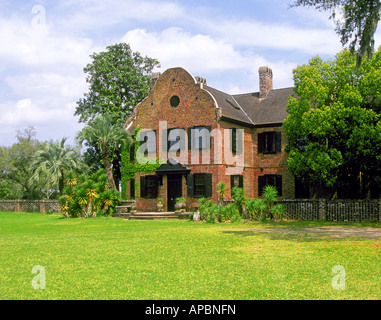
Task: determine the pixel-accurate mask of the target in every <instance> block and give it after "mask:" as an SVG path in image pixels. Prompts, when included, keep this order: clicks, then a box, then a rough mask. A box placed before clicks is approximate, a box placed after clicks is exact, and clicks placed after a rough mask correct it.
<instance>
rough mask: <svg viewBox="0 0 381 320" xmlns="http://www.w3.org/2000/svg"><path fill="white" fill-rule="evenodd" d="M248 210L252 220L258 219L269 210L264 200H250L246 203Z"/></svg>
mask: <svg viewBox="0 0 381 320" xmlns="http://www.w3.org/2000/svg"><path fill="white" fill-rule="evenodd" d="M245 206H246V210H247V212H248V214H249V217H250V218H251V219H258V218H259V217H260V216H263V213H264V211H265V210H266V208H267V205H266V203H265V202H264V201H263V200H262V199H248V200H247V201H245Z"/></svg>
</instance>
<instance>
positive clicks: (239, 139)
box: [230, 128, 243, 154]
mask: <svg viewBox="0 0 381 320" xmlns="http://www.w3.org/2000/svg"><path fill="white" fill-rule="evenodd" d="M230 151H231V152H232V153H233V154H241V153H242V151H243V129H237V128H231V129H230Z"/></svg>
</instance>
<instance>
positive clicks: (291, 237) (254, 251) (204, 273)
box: [0, 213, 381, 300]
mask: <svg viewBox="0 0 381 320" xmlns="http://www.w3.org/2000/svg"><path fill="white" fill-rule="evenodd" d="M332 225H335V224H328V223H320V222H314V223H312V222H311V223H308V222H304V223H302V222H283V223H269V222H267V223H259V222H258V223H234V224H230V223H229V224H226V223H221V224H205V223H204V224H202V223H193V222H190V221H176V220H175V221H173V220H171V221H127V220H122V219H118V218H104V217H100V218H91V219H83V218H82V219H63V218H62V217H61V216H59V215H53V216H49V215H42V214H38V213H0V247H1V255H0V284H1V285H0V299H181V300H185V299H187V300H188V299H197V300H198V299H227V300H230V299H232V300H235V299H380V297H381V294H380V291H381V289H380V288H381V273H380V271H381V239H380V238H373V239H367V238H359V237H357V238H354V237H345V238H335V237H330V236H329V235H319V234H311V233H307V232H304V230H305V229H304V228H306V227H308V228H311V227H321V226H332ZM336 225H338V224H336ZM340 225H343V224H340ZM346 226H353V227H359V226H361V225H360V224H351V225H348V224H347V225H346ZM367 226H371V227H377V228H380V224H368V225H367ZM261 230H264V231H266V232H262V231H261ZM284 230H286V231H287V230H294V231H297V232H288V233H287V232H280V231H284ZM36 265H40V266H43V267H44V268H45V270H46V289H45V290H41V289H40V290H36V289H33V288H32V279H33V278H34V277H35V276H36V274H32V268H33V266H36ZM335 265H342V266H343V267H345V271H346V288H345V290H334V289H333V288H332V278H333V276H334V274H332V273H331V271H332V268H333V267H334V266H335Z"/></svg>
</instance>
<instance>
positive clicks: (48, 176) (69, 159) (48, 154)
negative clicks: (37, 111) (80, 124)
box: [30, 138, 84, 198]
mask: <svg viewBox="0 0 381 320" xmlns="http://www.w3.org/2000/svg"><path fill="white" fill-rule="evenodd" d="M66 140H67V139H66V138H63V139H62V140H61V141H57V142H55V141H50V142H45V143H44V144H43V145H42V146H41V148H40V149H39V150H38V151H37V152H36V153H35V155H34V156H33V160H32V162H31V164H30V170H31V172H32V173H33V174H32V176H31V179H30V184H31V185H33V183H35V182H36V181H37V182H40V183H41V182H42V181H44V184H45V192H46V194H47V198H49V194H50V193H51V192H52V191H54V190H58V191H59V193H60V194H62V193H63V188H64V181H65V176H66V174H67V173H68V172H69V171H72V170H75V171H78V172H79V171H82V170H84V167H83V164H82V162H81V156H80V152H79V150H78V149H76V148H73V147H69V146H65V142H66Z"/></svg>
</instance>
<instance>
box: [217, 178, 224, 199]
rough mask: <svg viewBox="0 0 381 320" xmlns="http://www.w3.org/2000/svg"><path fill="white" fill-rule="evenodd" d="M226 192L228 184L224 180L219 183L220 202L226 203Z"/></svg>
mask: <svg viewBox="0 0 381 320" xmlns="http://www.w3.org/2000/svg"><path fill="white" fill-rule="evenodd" d="M225 192H226V184H225V183H224V182H219V183H217V194H218V200H219V203H220V204H223V203H224V198H225Z"/></svg>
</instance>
